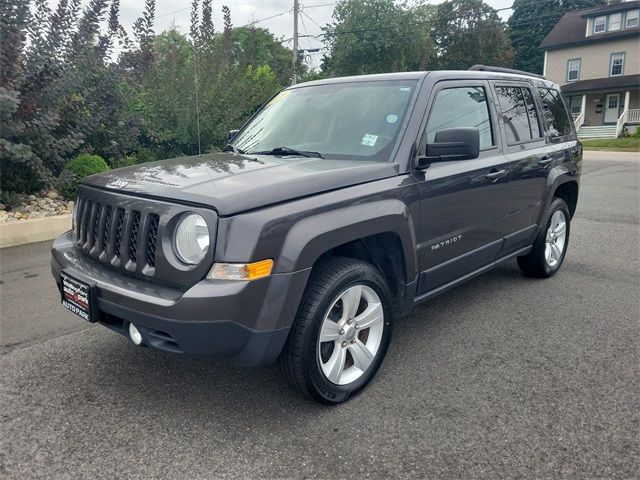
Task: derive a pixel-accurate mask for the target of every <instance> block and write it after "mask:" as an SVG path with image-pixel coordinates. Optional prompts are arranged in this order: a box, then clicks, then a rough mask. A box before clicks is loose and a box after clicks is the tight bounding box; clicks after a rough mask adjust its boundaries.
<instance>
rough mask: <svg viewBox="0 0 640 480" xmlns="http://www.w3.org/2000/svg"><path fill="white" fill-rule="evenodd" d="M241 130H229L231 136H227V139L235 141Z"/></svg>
mask: <svg viewBox="0 0 640 480" xmlns="http://www.w3.org/2000/svg"><path fill="white" fill-rule="evenodd" d="M239 131H240V130H229V135H228V136H227V138H228V139H229V141H231V140H233V139H234V138H236V135H237V134H238V132H239Z"/></svg>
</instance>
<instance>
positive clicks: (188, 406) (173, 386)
mask: <svg viewBox="0 0 640 480" xmlns="http://www.w3.org/2000/svg"><path fill="white" fill-rule="evenodd" d="M518 282H520V283H521V284H526V283H528V282H530V280H529V279H527V278H525V277H523V276H522V275H521V274H520V272H519V270H518V268H517V266H515V265H507V266H503V267H500V268H498V269H496V270H493V271H492V272H489V273H488V274H485V275H483V276H482V277H479V278H476V279H474V280H471V281H470V282H468V283H466V284H464V285H461V286H460V287H458V288H456V289H454V290H451V291H450V292H447V293H445V294H443V295H441V296H439V297H437V298H435V299H433V300H432V301H431V302H429V303H427V304H425V305H421V306H418V307H417V308H416V309H415V310H414V311H413V312H412V314H411V315H409V316H407V317H405V318H402V319H400V320H399V321H397V322H396V324H395V326H394V337H393V340H392V347H391V348H390V350H389V352H388V355H387V358H386V360H385V363H384V364H383V367H382V368H381V370H380V372H379V374H378V377H380V378H381V379H382V380H381V381H383V382H388V381H390V378H388V377H386V375H385V370H389V371H391V372H393V371H394V370H395V368H394V367H395V365H394V364H395V363H397V362H399V361H401V360H400V359H399V356H400V355H401V352H404V353H402V354H403V355H406V352H416V354H418V355H419V352H420V351H425V350H428V349H429V347H430V345H429V344H430V338H431V337H432V336H433V335H435V334H438V335H440V334H445V335H446V334H447V330H452V331H453V332H454V333H453V334H455V329H457V328H459V326H460V325H456V323H458V322H460V321H469V320H468V318H469V317H468V316H467V317H465V320H460V318H462V315H458V313H461V312H464V310H465V309H469V308H474V307H473V306H474V304H476V303H478V302H490V301H492V300H491V296H487V292H500V291H502V292H505V293H504V294H505V295H508V294H509V288H514V285H515V286H517V285H518ZM93 332H94V333H91V335H94V334H95V332H97V330H93ZM98 335H99V338H98V339H97V340H96V342H95V348H93V349H92V353H91V355H92V357H93V359H94V361H95V362H96V364H97V368H96V369H95V370H94V371H93V375H92V376H91V377H90V378H91V379H92V381H93V382H94V383H95V387H96V389H99V390H100V395H101V397H105V398H106V399H107V401H110V402H118V401H122V399H126V402H127V403H128V404H129V405H131V404H138V405H144V406H145V409H147V411H149V409H151V412H153V410H156V412H157V414H158V415H163V416H166V415H177V416H185V415H189V416H192V415H195V416H198V415H202V416H205V417H207V418H208V419H209V421H213V422H215V423H220V422H221V421H223V420H224V418H223V417H225V418H227V419H228V415H229V412H234V414H233V417H238V416H239V418H242V415H243V414H246V415H251V417H252V420H251V421H252V422H253V423H255V422H259V421H260V419H262V420H263V421H265V422H268V423H269V424H271V422H274V421H276V422H277V421H279V420H284V419H285V417H287V418H290V415H291V414H292V413H298V414H301V415H311V416H314V415H317V414H318V412H322V411H323V410H326V407H324V406H322V405H317V404H315V403H314V402H311V401H308V400H305V399H302V398H301V397H299V396H298V395H297V394H296V393H295V392H293V391H292V390H291V389H289V388H288V386H287V385H286V384H285V383H284V381H283V380H282V378H281V377H280V372H279V371H278V368H277V366H275V365H271V366H266V367H261V368H253V369H248V368H238V367H233V366H229V365H225V364H224V363H221V362H217V361H213V360H209V359H206V358H199V357H188V356H180V355H175V354H171V353H165V352H161V351H157V350H153V349H150V348H138V347H134V346H133V345H132V344H131V343H129V342H125V341H123V339H122V337H120V336H119V335H115V334H113V332H108V331H106V330H103V329H100V331H99V333H98ZM398 344H401V345H402V346H403V348H402V349H401V350H400V349H397V348H394V345H398ZM101 358H103V359H110V360H111V361H109V362H106V363H101V362H100V360H99V359H101ZM387 367H388V368H387ZM376 381H377V380H376ZM376 381H374V382H373V383H372V385H374V384H375V383H376ZM363 397H366V395H363V396H359V397H358V398H363ZM351 403H353V402H348V403H347V404H345V405H349V404H351ZM339 408H342V407H339ZM258 412H261V413H262V415H256V413H258Z"/></svg>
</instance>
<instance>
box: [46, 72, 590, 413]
mask: <svg viewBox="0 0 640 480" xmlns="http://www.w3.org/2000/svg"><path fill="white" fill-rule="evenodd" d="M230 135H232V136H233V138H232V139H231V140H230V143H229V144H228V145H227V146H226V147H225V148H224V149H223V150H222V152H219V153H208V154H205V155H200V156H193V157H181V158H176V159H172V160H165V161H161V162H156V163H148V164H144V165H137V166H133V167H127V168H124V169H119V170H113V171H109V172H107V173H103V174H99V175H94V176H91V177H88V178H86V179H85V180H84V181H83V182H82V184H81V186H80V188H79V190H78V198H77V202H76V207H75V211H74V223H73V229H72V231H69V232H67V233H66V234H64V235H62V236H61V237H60V238H58V239H57V240H56V241H55V243H54V245H53V252H52V253H53V257H52V270H53V276H54V277H55V280H56V282H57V283H58V287H59V290H60V294H61V299H62V303H63V305H64V306H65V307H67V308H69V309H70V310H72V311H73V312H75V313H77V314H78V315H80V316H81V317H82V318H84V319H85V320H87V321H89V322H98V323H100V324H102V325H104V326H106V327H108V328H110V329H112V330H115V331H116V332H119V333H121V334H124V335H126V336H128V337H129V338H130V339H131V341H132V342H133V343H134V344H136V345H146V346H149V347H154V348H158V349H161V350H165V351H169V352H176V353H184V354H196V355H206V356H211V357H214V358H220V359H224V360H226V361H229V362H231V363H233V364H236V365H241V366H257V365H263V364H268V363H271V362H274V361H276V360H277V361H278V362H279V364H280V366H281V369H282V372H283V374H284V377H285V379H286V380H287V381H288V383H290V384H291V385H292V386H293V387H294V388H296V389H297V390H298V391H300V392H301V393H303V394H304V395H306V396H308V397H310V398H313V399H315V400H317V401H320V402H324V403H329V404H335V403H339V402H342V401H344V400H346V399H347V398H349V396H351V395H353V394H355V393H356V392H358V391H360V390H362V389H363V388H364V387H365V386H366V385H367V383H368V382H369V381H370V380H371V379H372V377H373V376H374V375H375V373H376V371H377V370H378V368H379V367H380V364H381V363H382V360H383V358H384V356H385V353H386V351H387V348H388V346H389V342H390V340H391V331H392V327H393V324H394V322H396V321H397V320H398V319H399V318H400V317H401V316H402V315H405V314H407V313H408V312H410V311H411V309H412V308H413V307H414V306H415V305H418V304H420V303H422V302H425V301H427V300H430V299H431V298H433V297H435V296H436V295H438V294H440V293H443V292H445V291H447V290H449V289H450V288H452V287H455V286H456V285H459V284H461V283H463V282H465V281H467V280H469V279H471V278H474V277H476V276H477V275H480V274H481V273H484V272H486V271H488V270H490V269H491V268H493V267H495V266H497V265H500V264H502V263H504V262H507V261H511V260H512V259H516V260H517V262H518V265H519V266H520V268H521V269H522V271H523V272H524V274H525V275H528V276H533V277H540V278H543V277H549V276H551V275H553V274H555V273H556V272H557V271H558V270H559V269H560V266H561V265H562V262H563V260H564V258H565V255H566V252H567V246H568V242H569V233H570V221H571V218H572V217H573V215H574V212H575V210H576V204H577V200H578V186H579V178H580V170H581V162H582V148H581V144H580V142H578V140H577V139H576V133H575V131H574V128H573V122H572V121H571V117H570V116H569V114H568V113H567V110H566V108H565V104H564V102H563V99H562V96H561V94H560V90H559V87H558V85H556V84H554V83H551V82H549V81H546V80H544V79H543V78H540V77H536V76H533V75H529V74H526V73H524V72H518V71H513V70H504V69H497V68H491V67H483V66H476V67H473V68H472V69H470V70H469V71H438V72H419V73H394V74H384V75H371V76H363V77H350V78H335V79H330V80H322V81H317V82H310V83H305V84H300V85H296V86H294V87H291V88H289V89H287V90H284V91H283V92H281V93H280V94H278V95H276V96H275V97H274V98H272V99H271V100H270V101H269V102H268V103H267V104H266V105H265V106H264V107H263V108H262V109H261V110H260V111H259V112H257V113H256V114H255V115H254V116H253V118H251V120H249V121H248V122H247V124H246V125H245V126H244V127H243V128H242V129H241V130H239V131H234V132H232V134H230Z"/></svg>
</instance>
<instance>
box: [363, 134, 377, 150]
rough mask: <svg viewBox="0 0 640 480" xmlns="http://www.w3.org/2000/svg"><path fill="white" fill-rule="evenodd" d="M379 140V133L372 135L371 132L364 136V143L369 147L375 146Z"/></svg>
mask: <svg viewBox="0 0 640 480" xmlns="http://www.w3.org/2000/svg"><path fill="white" fill-rule="evenodd" d="M377 141H378V135H371V134H370V133H365V135H364V137H362V142H360V143H362V145H366V146H367V147H374V146H375V145H376V142H377Z"/></svg>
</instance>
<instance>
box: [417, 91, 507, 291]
mask: <svg viewBox="0 0 640 480" xmlns="http://www.w3.org/2000/svg"><path fill="white" fill-rule="evenodd" d="M433 90H434V91H433V93H432V95H431V100H430V106H429V108H428V110H427V112H428V115H427V117H426V119H425V122H424V125H425V126H424V127H423V131H426V140H427V142H428V143H429V142H433V141H434V139H435V135H436V133H437V132H438V130H441V129H446V128H455V127H475V128H478V129H479V130H480V149H481V151H480V156H479V157H478V158H476V159H473V160H462V161H451V162H442V163H433V164H431V166H429V167H428V168H427V169H425V170H417V171H415V176H416V178H417V179H418V181H419V182H420V195H421V199H420V223H419V231H418V232H417V236H418V242H419V244H418V250H419V252H418V253H419V261H420V267H421V268H420V269H421V275H420V282H419V285H418V292H419V293H424V292H426V291H429V290H431V289H433V288H436V287H438V286H440V285H443V284H445V283H447V282H449V281H451V280H454V279H456V278H459V277H461V276H463V275H464V274H466V273H469V272H472V271H474V270H477V269H478V268H480V267H482V266H484V265H487V264H489V263H491V262H492V261H493V260H494V259H495V257H496V255H497V253H498V252H499V251H500V248H501V244H502V237H503V236H504V233H505V231H504V228H505V222H504V219H505V215H506V207H505V205H506V201H505V200H506V197H507V180H508V175H507V173H508V171H507V169H508V166H507V163H508V161H507V159H506V158H505V157H504V155H502V152H501V148H500V140H499V135H498V133H497V129H496V117H495V112H494V108H493V100H492V97H491V95H490V92H489V84H488V82H486V81H484V80H478V81H471V80H470V81H451V82H439V83H437V84H436V86H435V87H434V89H433Z"/></svg>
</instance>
